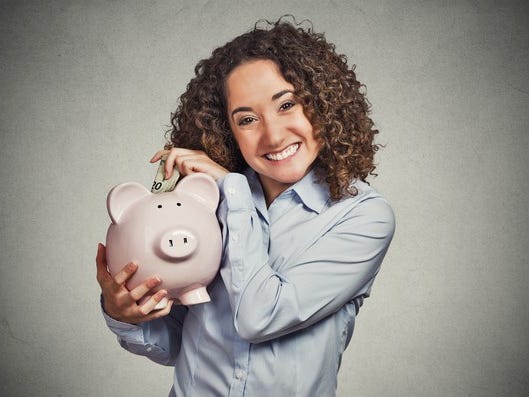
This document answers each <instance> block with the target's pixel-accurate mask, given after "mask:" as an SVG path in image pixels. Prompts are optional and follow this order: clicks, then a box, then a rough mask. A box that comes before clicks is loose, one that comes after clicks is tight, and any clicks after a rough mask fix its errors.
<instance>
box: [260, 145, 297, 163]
mask: <svg viewBox="0 0 529 397" xmlns="http://www.w3.org/2000/svg"><path fill="white" fill-rule="evenodd" d="M298 149H299V143H294V144H292V145H290V146H288V147H286V148H285V149H284V150H282V151H280V152H278V153H267V154H265V157H266V158H267V159H268V160H272V161H280V160H284V159H286V158H288V157H290V156H292V155H294V154H295V153H296V152H297V151H298Z"/></svg>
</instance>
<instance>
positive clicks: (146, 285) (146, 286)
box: [130, 276, 162, 302]
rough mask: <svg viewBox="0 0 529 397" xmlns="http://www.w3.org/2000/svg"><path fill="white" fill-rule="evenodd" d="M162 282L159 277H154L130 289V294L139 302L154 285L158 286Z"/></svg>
mask: <svg viewBox="0 0 529 397" xmlns="http://www.w3.org/2000/svg"><path fill="white" fill-rule="evenodd" d="M161 283H162V280H160V278H159V277H156V276H155V277H152V278H150V279H148V280H146V281H144V282H143V283H141V284H140V285H138V286H137V287H136V288H134V289H132V290H131V291H130V296H131V297H132V299H133V300H134V301H135V302H137V301H139V300H140V299H141V298H143V297H144V296H145V294H147V293H148V292H149V291H150V290H152V289H153V288H154V287H157V286H158V285H160V284H161Z"/></svg>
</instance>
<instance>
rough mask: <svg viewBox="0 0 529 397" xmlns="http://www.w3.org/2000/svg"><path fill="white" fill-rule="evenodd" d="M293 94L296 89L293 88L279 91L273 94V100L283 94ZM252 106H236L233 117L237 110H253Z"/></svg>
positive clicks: (232, 113)
mask: <svg viewBox="0 0 529 397" xmlns="http://www.w3.org/2000/svg"><path fill="white" fill-rule="evenodd" d="M289 93H290V94H293V93H294V91H292V90H282V91H279V92H277V93H275V94H274V95H272V101H275V100H277V99H279V98H281V97H282V96H283V95H285V94H289ZM251 110H252V108H250V107H248V106H241V107H238V108H235V109H233V111H232V112H231V117H233V115H234V114H235V113H237V112H249V111H251Z"/></svg>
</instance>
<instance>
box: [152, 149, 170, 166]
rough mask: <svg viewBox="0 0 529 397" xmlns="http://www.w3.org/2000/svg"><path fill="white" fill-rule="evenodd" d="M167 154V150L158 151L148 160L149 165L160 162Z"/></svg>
mask: <svg viewBox="0 0 529 397" xmlns="http://www.w3.org/2000/svg"><path fill="white" fill-rule="evenodd" d="M167 153H169V150H165V149H162V150H158V151H157V152H156V153H154V156H152V158H151V159H150V160H149V161H150V162H151V163H156V162H157V161H160V159H161V158H162V157H163V156H165V155H166V154H167Z"/></svg>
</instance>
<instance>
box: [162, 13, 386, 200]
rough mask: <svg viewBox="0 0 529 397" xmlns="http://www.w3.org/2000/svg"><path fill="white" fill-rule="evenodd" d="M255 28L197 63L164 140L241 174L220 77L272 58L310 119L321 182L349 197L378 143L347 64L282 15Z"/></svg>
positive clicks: (369, 171)
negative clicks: (202, 155)
mask: <svg viewBox="0 0 529 397" xmlns="http://www.w3.org/2000/svg"><path fill="white" fill-rule="evenodd" d="M265 22H266V23H267V24H268V26H267V27H265V28H260V27H258V25H259V22H258V23H256V25H255V26H254V29H253V30H252V31H250V32H248V33H245V34H242V35H241V36H238V37H236V38H235V39H233V40H232V41H230V42H229V43H227V44H225V45H224V46H222V47H219V48H217V49H215V50H214V51H213V53H212V55H211V57H210V58H208V59H203V60H201V61H200V62H198V64H197V66H196V67H195V77H194V78H193V79H192V80H191V81H190V82H189V84H188V86H187V90H186V92H185V93H184V94H183V95H182V96H181V97H180V102H179V105H178V108H177V109H176V111H175V113H173V114H172V115H171V125H172V129H171V130H170V131H168V133H170V140H171V143H170V145H172V146H175V147H186V148H189V149H198V150H203V151H204V152H205V153H206V154H207V155H208V156H209V157H211V159H212V160H214V161H215V162H217V163H219V164H220V165H222V166H223V167H225V168H227V169H228V170H230V171H232V172H241V171H243V170H244V169H245V168H246V167H247V164H246V162H245V161H244V159H243V157H242V155H241V153H240V151H239V149H238V147H237V143H236V142H235V139H234V137H233V134H232V133H231V129H230V126H229V121H228V115H227V110H226V96H225V82H226V79H227V77H228V75H229V74H230V72H231V71H232V70H233V69H234V68H236V67H237V66H239V65H240V64H242V63H244V62H247V61H250V60H256V59H266V60H271V61H273V62H275V63H276V64H277V66H278V67H279V70H280V71H281V73H282V75H283V78H284V79H285V80H286V81H288V82H289V83H290V84H292V85H293V86H294V89H295V92H294V94H295V95H296V97H297V99H298V100H299V101H300V103H301V104H302V106H303V110H304V112H305V115H306V116H307V118H308V119H309V121H310V122H311V124H312V126H313V128H314V131H315V137H316V139H317V140H318V141H319V142H320V144H321V149H320V152H319V155H318V158H317V159H316V161H315V163H314V170H315V173H316V175H317V177H318V178H319V180H320V182H324V183H326V184H327V185H328V187H329V191H330V194H331V198H332V199H334V200H337V199H340V198H342V197H343V196H344V195H348V194H350V195H356V194H357V191H356V189H354V188H351V181H353V180H354V179H360V180H362V181H366V178H367V176H368V175H376V174H374V173H373V171H374V170H375V165H374V163H373V157H374V154H375V152H376V151H377V150H378V149H379V146H380V145H378V144H375V143H374V142H373V141H374V136H375V134H377V133H378V130H377V129H375V128H374V123H373V121H372V120H371V119H370V118H369V117H368V113H369V112H370V103H369V101H368V100H367V98H366V97H365V93H364V90H365V86H364V85H363V84H361V83H359V82H358V81H357V79H356V74H355V72H354V69H355V66H354V65H353V66H352V67H351V68H349V67H348V65H347V58H346V56H345V55H341V54H337V53H336V51H335V46H334V44H332V43H328V42H327V41H326V39H325V37H324V35H323V34H321V33H315V32H313V31H312V28H311V27H308V28H303V27H302V26H301V24H295V22H293V23H292V22H289V21H286V20H285V19H284V18H283V17H282V18H280V19H279V20H278V21H276V22H268V21H265Z"/></svg>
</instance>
